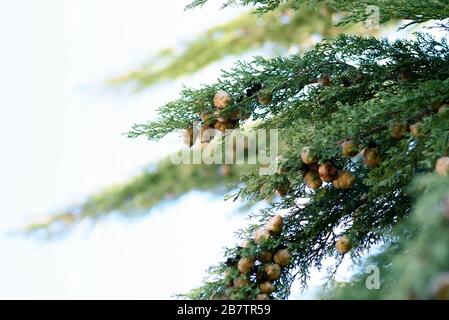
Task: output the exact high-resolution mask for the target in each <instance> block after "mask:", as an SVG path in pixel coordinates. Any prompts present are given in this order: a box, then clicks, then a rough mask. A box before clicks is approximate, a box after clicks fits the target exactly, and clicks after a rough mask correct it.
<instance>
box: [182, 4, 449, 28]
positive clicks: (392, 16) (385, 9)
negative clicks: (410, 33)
mask: <svg viewBox="0 0 449 320" xmlns="http://www.w3.org/2000/svg"><path fill="white" fill-rule="evenodd" d="M207 1H208V0H194V1H193V2H192V3H191V4H190V5H188V6H187V8H188V9H192V8H195V7H199V6H203V5H204V4H205V3H206V2H207ZM284 3H288V4H289V5H290V6H292V7H294V8H295V9H299V8H301V6H303V5H307V6H310V7H317V6H322V5H326V6H328V7H329V8H331V9H333V10H335V11H338V12H342V13H346V16H345V18H344V19H343V20H342V21H341V23H342V24H346V23H348V22H360V21H364V20H365V19H366V18H367V17H368V16H369V15H370V14H371V12H367V7H368V6H372V5H375V6H377V7H379V10H380V21H381V22H386V21H389V20H398V19H407V20H411V21H412V23H420V22H424V21H428V20H430V19H438V20H442V19H445V18H447V17H448V16H449V3H448V1H446V0H431V1H420V0H397V1H391V0H376V1H370V0H228V1H227V2H225V5H224V6H229V5H234V4H238V5H241V6H256V8H257V9H256V12H258V13H266V12H268V11H271V10H274V9H276V8H277V7H279V6H280V5H282V4H284Z"/></svg>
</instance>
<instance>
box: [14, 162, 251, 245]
mask: <svg viewBox="0 0 449 320" xmlns="http://www.w3.org/2000/svg"><path fill="white" fill-rule="evenodd" d="M257 168H258V166H256V165H203V164H202V165H189V164H183V165H178V164H173V163H172V161H171V160H170V159H169V158H167V159H164V160H162V161H161V162H159V163H158V164H157V165H156V166H154V167H150V168H148V169H147V170H145V171H144V172H142V173H141V174H140V175H138V176H136V177H134V178H132V179H130V180H129V181H126V182H124V183H120V184H117V185H114V186H110V187H108V188H107V189H105V190H103V191H102V192H100V193H98V194H96V195H93V196H92V197H90V198H89V199H87V201H86V202H84V203H82V204H80V205H74V206H72V207H70V208H68V209H67V210H64V211H63V212H61V213H57V214H52V215H50V216H47V217H43V218H42V219H41V220H40V221H38V222H35V223H32V224H29V225H27V226H26V227H25V228H24V229H23V230H22V231H21V233H25V234H36V235H43V236H44V237H54V236H60V235H63V234H65V233H66V232H67V231H69V230H70V229H71V228H73V227H75V226H76V225H77V224H78V223H80V222H81V221H84V220H89V219H90V220H91V221H98V220H100V219H101V218H102V217H104V216H105V215H109V214H111V213H117V214H120V215H123V216H130V217H132V216H137V215H141V214H144V213H146V214H148V213H149V212H150V209H151V208H153V207H155V206H157V205H159V204H161V203H164V202H166V201H174V200H176V199H178V198H179V197H181V196H182V195H184V194H186V193H188V192H190V191H193V190H199V191H203V192H207V193H211V194H215V195H223V194H224V193H226V192H228V191H230V190H232V189H234V188H235V187H236V185H237V184H238V183H239V179H240V176H241V175H242V174H243V173H247V172H248V171H253V170H256V169H257Z"/></svg>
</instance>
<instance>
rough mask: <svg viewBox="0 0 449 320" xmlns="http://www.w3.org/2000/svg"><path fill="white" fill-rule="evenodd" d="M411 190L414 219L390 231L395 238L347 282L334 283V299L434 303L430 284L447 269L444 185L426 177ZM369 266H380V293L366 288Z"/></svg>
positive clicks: (448, 221) (447, 187)
mask: <svg viewBox="0 0 449 320" xmlns="http://www.w3.org/2000/svg"><path fill="white" fill-rule="evenodd" d="M410 191H411V192H412V193H413V194H415V195H416V196H418V197H419V200H418V202H417V203H416V206H415V210H414V212H413V215H412V216H411V217H410V218H408V219H406V221H404V223H402V224H401V225H399V226H398V227H397V228H396V229H395V230H394V232H393V235H394V236H395V237H396V238H397V239H399V241H398V243H395V244H391V245H390V246H388V247H387V248H385V250H383V251H382V253H380V254H377V255H374V256H371V257H370V258H369V259H367V260H366V261H365V262H364V263H363V267H362V268H361V272H359V273H356V274H355V275H354V276H353V279H352V281H351V282H350V283H349V284H337V285H336V286H335V287H333V290H332V291H330V294H331V295H332V296H333V297H334V298H337V299H437V298H442V297H439V296H438V295H437V293H436V292H435V286H436V285H437V284H438V279H439V278H440V277H441V275H442V274H445V273H447V272H448V271H449V252H448V250H447V248H448V246H449V233H448V230H449V200H448V199H449V198H448V197H449V181H448V179H447V178H446V177H443V178H442V177H438V176H436V175H427V176H423V177H421V178H419V179H417V180H416V181H415V182H414V183H413V186H412V188H411V189H410ZM368 265H375V266H378V267H379V268H380V279H381V286H380V289H379V290H368V289H367V288H366V286H365V280H366V277H367V275H366V274H365V273H364V272H363V271H364V270H365V269H366V268H365V267H366V266H368Z"/></svg>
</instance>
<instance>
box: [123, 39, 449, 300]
mask: <svg viewBox="0 0 449 320" xmlns="http://www.w3.org/2000/svg"><path fill="white" fill-rule="evenodd" d="M448 63H449V47H448V45H447V43H446V41H445V40H443V41H441V42H439V41H436V40H434V39H433V38H431V37H429V36H425V35H422V34H417V35H416V40H414V41H405V40H399V41H396V42H393V43H390V42H388V41H386V40H378V39H375V38H361V37H355V36H340V37H338V38H337V39H336V40H333V41H325V42H322V43H321V44H319V45H317V46H316V47H315V48H314V49H313V50H311V51H308V52H306V53H305V54H304V55H302V56H300V55H294V56H292V57H289V58H275V59H264V58H261V57H258V58H256V59H255V61H254V62H252V63H239V64H237V66H236V67H235V68H234V69H233V70H231V71H230V72H225V73H224V74H223V76H222V77H221V78H220V79H219V82H218V83H216V84H214V85H208V86H205V87H203V88H201V89H199V90H189V91H184V92H183V93H182V97H181V99H179V100H177V101H175V102H173V104H169V105H168V106H169V108H167V106H166V107H163V108H162V109H161V112H162V114H163V117H162V118H161V119H160V120H158V121H156V122H150V123H149V124H145V125H141V126H139V127H138V128H139V130H140V131H138V132H137V131H134V132H132V133H131V135H133V136H138V135H145V136H146V137H148V138H150V139H158V138H160V137H161V136H163V135H164V134H165V133H166V132H169V131H172V130H176V129H181V128H182V126H181V127H178V121H180V119H182V120H183V121H184V123H185V124H187V123H189V122H190V121H200V119H199V117H198V115H197V114H198V113H200V112H201V110H202V108H206V109H207V108H211V103H212V100H213V97H214V94H215V92H217V91H218V90H224V91H226V92H228V93H229V94H230V95H231V96H232V97H233V103H232V104H231V105H229V106H228V107H227V108H226V109H225V110H224V111H223V112H226V111H228V112H230V110H236V109H239V108H241V109H245V110H249V111H251V113H252V116H253V118H255V119H259V121H260V124H259V127H260V128H278V129H279V130H280V134H281V138H282V140H283V142H285V144H286V145H287V148H286V150H285V151H284V152H283V154H282V156H283V159H284V161H285V163H287V164H289V165H288V166H287V167H286V168H285V170H284V172H283V173H281V174H276V175H273V176H263V177H256V176H255V175H250V176H246V177H244V180H243V181H245V186H244V187H243V188H242V189H241V190H240V191H239V193H238V194H237V197H241V198H246V199H260V198H261V195H262V194H267V195H269V194H273V193H274V192H275V191H276V189H277V188H278V187H279V186H280V185H282V184H283V183H284V181H285V180H286V179H288V181H289V185H290V188H289V190H288V193H287V194H286V196H285V197H283V198H282V200H281V201H279V202H276V203H274V204H273V205H272V207H271V208H269V209H268V210H264V211H262V212H260V213H259V214H256V215H254V217H255V218H256V219H258V220H259V223H255V224H253V225H252V226H250V227H249V228H248V229H247V230H242V231H241V236H242V238H252V237H253V235H254V231H255V230H256V229H258V228H261V227H263V226H264V224H265V223H266V221H267V220H268V218H270V217H271V216H273V214H275V213H277V212H286V215H285V217H284V222H285V226H284V229H283V232H282V234H281V235H277V236H273V237H272V238H270V240H268V241H267V242H266V243H264V244H263V245H262V247H264V248H265V249H269V250H276V249H278V248H281V247H287V248H288V249H289V250H290V251H291V253H292V254H293V262H292V264H291V265H289V266H287V267H285V268H284V269H283V273H282V277H281V278H280V279H279V280H277V281H276V282H275V284H276V287H277V291H276V292H275V293H274V294H273V297H275V298H287V297H288V295H289V290H290V285H291V283H292V281H293V280H294V279H295V277H299V279H300V280H301V282H302V284H303V285H306V283H307V279H308V276H309V270H310V268H312V267H318V268H319V267H321V261H322V260H323V259H324V258H325V257H328V256H335V257H338V256H339V254H338V252H336V250H335V248H334V243H335V242H336V241H337V239H338V238H339V237H340V236H342V235H346V236H348V237H349V238H350V239H351V242H352V251H351V256H352V257H353V258H359V257H361V256H363V255H364V253H365V252H366V251H367V250H368V249H370V248H371V247H372V246H373V245H375V244H378V243H381V242H387V243H388V242H394V240H395V239H396V236H395V235H394V233H393V231H394V230H395V226H396V225H397V224H398V223H399V222H401V221H403V219H404V218H405V217H407V216H409V215H410V214H411V212H412V210H413V197H411V195H410V194H409V193H408V192H407V187H408V185H409V184H410V182H411V181H412V179H413V178H414V177H415V176H418V175H421V174H422V173H425V172H429V171H432V170H433V166H434V163H435V160H436V159H437V158H438V157H440V156H442V155H444V154H446V153H447V152H448V142H449V140H448V138H449V137H448V132H449V131H448V129H449V124H448V123H449V122H448V116H449V114H448V112H444V111H443V112H436V111H437V107H438V106H440V105H442V104H443V103H444V102H445V101H448V100H449V80H448V78H449V70H448V69H447V68H446V67H445V66H447V65H448ZM323 76H326V77H329V78H330V81H329V82H330V83H329V84H328V85H318V84H317V82H320V81H319V79H320V78H322V77H323ZM254 84H259V85H260V86H261V87H262V88H264V90H265V91H270V92H272V94H273V102H272V103H271V104H268V105H262V104H260V103H259V102H258V100H257V99H256V94H252V95H249V96H248V95H243V93H245V92H246V91H247V89H248V87H251V86H253V85H254ZM242 95H243V96H242ZM198 102H201V103H198ZM173 105H176V107H172V106H173ZM174 119H176V121H173V120H174ZM418 121H420V122H422V129H423V137H425V138H421V139H417V138H416V137H414V136H412V135H410V134H408V133H405V134H404V136H403V137H401V139H398V138H393V137H392V133H391V128H392V126H394V125H395V124H402V123H405V124H407V125H410V124H413V123H415V122H418ZM347 139H352V140H354V141H356V142H357V144H358V145H359V147H360V150H362V148H376V149H377V150H378V151H379V152H380V154H381V159H382V161H381V163H380V164H379V165H378V166H376V167H375V168H367V167H366V166H365V165H364V164H363V163H362V162H361V160H360V159H359V158H357V157H356V158H354V159H348V158H344V157H343V156H342V154H341V147H340V143H341V142H342V141H345V140H347ZM304 146H313V147H315V148H316V149H317V150H318V156H319V159H320V163H323V162H325V161H331V162H332V163H333V165H334V166H335V167H336V168H337V169H340V170H345V171H347V172H351V173H352V174H353V175H354V176H355V177H356V180H357V181H356V184H355V185H354V186H353V187H352V188H350V189H348V190H341V189H338V188H335V187H333V186H332V185H331V184H325V185H324V186H323V187H322V188H320V189H318V190H317V191H312V190H311V189H310V188H308V187H306V185H305V183H304V181H303V177H304V174H305V173H306V172H308V171H311V170H314V169H313V166H310V165H309V166H307V165H304V164H303V163H302V162H301V161H300V160H299V153H300V150H301V149H302V147H304ZM261 190H263V191H261ZM299 199H304V200H305V199H307V200H305V201H304V203H305V204H303V205H298V200H299ZM259 250H261V245H255V244H254V243H253V245H252V246H251V247H250V248H249V249H248V248H244V249H242V248H233V249H229V250H228V251H227V261H226V262H224V263H223V264H221V265H220V266H218V267H217V268H216V269H212V271H213V273H214V274H215V273H217V272H218V273H220V272H223V271H224V270H230V273H229V272H227V273H226V275H225V276H224V277H223V276H221V277H220V276H218V277H217V276H216V275H215V278H214V279H215V280H214V281H209V282H207V283H206V284H205V286H204V287H202V288H201V289H199V290H195V291H193V292H192V293H191V294H190V295H187V297H189V298H212V296H208V293H211V292H215V293H217V292H219V293H220V294H222V293H223V294H226V295H227V297H230V298H236V299H240V298H255V296H256V295H257V293H258V289H257V287H255V284H256V283H257V280H256V275H253V276H252V278H250V280H251V284H250V285H249V286H244V287H243V288H239V289H232V288H230V287H229V286H228V284H229V282H230V281H231V280H232V279H233V276H232V275H233V274H234V273H236V271H235V265H236V261H238V260H239V259H240V258H241V257H244V256H252V257H257V252H258V251H259ZM230 261H231V263H229V262H230ZM263 267H264V265H263V264H256V266H255V268H256V270H259V273H260V270H262V269H263ZM230 274H231V275H230ZM226 292H227V293H226Z"/></svg>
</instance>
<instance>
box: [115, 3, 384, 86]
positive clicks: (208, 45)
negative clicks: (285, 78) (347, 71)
mask: <svg viewBox="0 0 449 320" xmlns="http://www.w3.org/2000/svg"><path fill="white" fill-rule="evenodd" d="M338 19H339V15H338V14H336V13H335V11H333V10H330V9H329V8H328V7H326V6H322V7H319V8H312V7H305V6H304V7H302V8H301V10H300V11H295V10H293V9H292V8H291V7H289V6H282V7H281V8H279V9H278V10H276V11H273V12H270V13H268V14H266V15H264V16H262V17H260V16H257V15H254V14H249V13H245V14H242V15H240V16H239V17H237V18H235V19H234V20H232V21H230V22H227V23H225V24H222V25H219V26H216V27H213V28H211V29H209V30H207V31H206V32H205V33H204V34H200V35H198V36H197V37H195V39H194V40H193V41H190V42H187V43H186V44H185V45H184V46H183V47H181V48H165V49H162V50H160V51H159V52H158V53H156V54H155V55H154V56H153V57H152V58H150V59H149V61H147V62H146V63H144V64H143V65H141V66H140V67H139V68H137V69H135V70H132V71H130V72H128V73H127V74H125V75H122V76H120V77H117V78H114V79H112V80H110V81H109V84H111V85H113V86H124V85H127V86H131V87H132V88H133V89H135V90H143V89H147V88H149V87H150V86H151V85H153V84H155V83H158V82H160V81H164V80H170V79H177V78H179V77H182V76H186V75H189V74H192V73H195V72H197V71H199V70H201V69H203V68H205V67H206V66H208V65H210V64H212V63H214V62H218V61H220V60H222V59H223V58H225V57H226V56H229V55H233V56H238V55H241V54H243V53H245V52H250V51H254V50H257V49H261V48H263V49H264V51H266V52H267V53H268V52H273V53H275V52H278V51H282V50H286V49H289V48H292V49H295V50H299V51H305V50H307V49H309V48H311V47H312V46H313V45H314V44H315V43H316V42H318V41H320V40H321V39H322V38H330V37H334V36H336V35H338V34H340V33H358V34H361V33H364V34H375V33H377V30H375V29H371V30H368V29H365V28H363V27H361V26H360V25H354V24H352V25H347V26H345V27H342V28H339V27H337V26H335V23H336V22H337V21H338Z"/></svg>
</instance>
